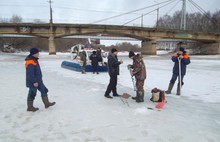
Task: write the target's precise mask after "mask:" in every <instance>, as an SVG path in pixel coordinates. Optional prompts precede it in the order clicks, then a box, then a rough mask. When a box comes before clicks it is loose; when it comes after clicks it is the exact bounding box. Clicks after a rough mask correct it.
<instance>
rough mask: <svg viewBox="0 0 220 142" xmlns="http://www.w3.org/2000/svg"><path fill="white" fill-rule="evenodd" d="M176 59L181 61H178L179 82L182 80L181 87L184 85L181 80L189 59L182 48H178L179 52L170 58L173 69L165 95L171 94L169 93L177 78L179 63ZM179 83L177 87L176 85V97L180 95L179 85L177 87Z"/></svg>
mask: <svg viewBox="0 0 220 142" xmlns="http://www.w3.org/2000/svg"><path fill="white" fill-rule="evenodd" d="M178 58H179V59H180V60H181V61H180V66H181V80H182V85H183V84H184V83H183V78H184V76H185V74H186V66H187V65H188V64H190V58H189V56H188V55H187V54H186V51H185V49H184V48H183V47H180V48H179V51H178V53H176V54H174V55H173V56H172V61H173V62H174V67H173V75H172V78H171V80H170V83H169V87H168V90H167V91H165V92H166V94H171V91H172V89H173V85H174V83H175V81H176V79H177V77H178V76H179V61H178ZM179 83H180V82H178V85H177V93H176V94H177V95H180V85H179Z"/></svg>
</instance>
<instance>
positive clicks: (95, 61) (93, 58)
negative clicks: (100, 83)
mask: <svg viewBox="0 0 220 142" xmlns="http://www.w3.org/2000/svg"><path fill="white" fill-rule="evenodd" d="M89 59H90V60H91V65H92V70H93V74H95V72H96V73H97V74H99V63H98V56H97V54H96V51H93V52H92V54H91V55H90V57H89Z"/></svg>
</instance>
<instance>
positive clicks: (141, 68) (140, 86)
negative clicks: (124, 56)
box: [128, 51, 146, 103]
mask: <svg viewBox="0 0 220 142" xmlns="http://www.w3.org/2000/svg"><path fill="white" fill-rule="evenodd" d="M128 57H129V58H131V59H132V60H133V64H132V65H128V67H129V68H132V69H133V70H132V73H131V74H132V75H134V76H135V79H136V88H137V91H136V96H135V97H132V99H134V100H136V102H138V103H139V102H144V81H145V79H146V68H145V64H144V61H143V57H142V56H141V55H140V54H137V55H135V53H134V52H133V51H130V52H129V55H128Z"/></svg>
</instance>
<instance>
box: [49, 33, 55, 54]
mask: <svg viewBox="0 0 220 142" xmlns="http://www.w3.org/2000/svg"><path fill="white" fill-rule="evenodd" d="M48 40H49V55H56V44H55V39H54V36H53V35H51V36H50V37H49V39H48Z"/></svg>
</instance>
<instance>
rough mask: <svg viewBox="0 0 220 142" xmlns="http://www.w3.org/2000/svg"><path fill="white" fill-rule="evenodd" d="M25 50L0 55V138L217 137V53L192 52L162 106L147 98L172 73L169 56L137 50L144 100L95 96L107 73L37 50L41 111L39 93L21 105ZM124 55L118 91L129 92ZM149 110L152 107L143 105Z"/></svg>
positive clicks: (109, 141)
mask: <svg viewBox="0 0 220 142" xmlns="http://www.w3.org/2000/svg"><path fill="white" fill-rule="evenodd" d="M27 54H28V53H19V54H18V53H17V54H4V53H0V97H1V99H0V120H1V121H0V142H41V141H42V142H51V141H53V142H61V141H62V142H64V141H65V142H219V141H220V135H219V134H220V109H219V108H220V62H219V60H220V56H193V57H191V62H192V63H191V64H190V65H189V66H188V68H187V75H186V77H185V78H184V82H185V84H184V86H183V90H182V96H180V97H179V96H176V95H175V92H176V86H174V89H173V91H172V95H169V96H167V97H166V99H167V104H166V105H165V106H164V109H162V110H157V109H156V108H155V105H156V103H153V102H151V101H149V99H150V97H151V94H150V91H151V89H153V88H154V87H158V88H160V89H164V90H165V89H167V85H168V83H169V80H170V77H171V75H172V67H173V63H172V61H171V60H170V56H171V55H165V54H163V53H162V54H160V56H145V57H144V60H145V64H146V67H147V80H146V82H145V86H144V87H145V102H144V103H140V104H138V103H136V102H135V101H133V100H132V99H128V103H129V105H130V107H128V106H127V105H126V104H124V103H123V102H122V101H121V100H120V99H119V98H113V99H107V98H105V97H103V95H104V92H105V90H106V87H107V84H108V82H109V76H108V73H100V74H99V75H96V74H92V73H87V74H85V75H82V74H81V73H79V72H74V71H71V70H67V69H63V68H61V62H62V61H63V60H68V59H69V57H70V55H69V53H58V54H57V55H53V56H49V55H47V54H48V53H42V54H41V56H40V60H39V61H40V64H41V69H42V72H43V78H44V83H45V84H46V86H47V87H48V89H49V99H50V100H51V101H56V105H55V106H54V107H51V108H48V109H45V108H44V106H43V103H42V101H41V98H40V93H39V92H38V95H37V96H36V99H35V104H34V105H35V106H37V107H39V109H40V110H39V111H37V112H34V113H33V112H27V111H26V98H27V92H28V89H27V88H26V87H25V68H24V58H25V56H26V55H27ZM126 54H127V53H121V54H120V55H121V56H119V59H122V60H124V64H122V65H121V67H120V76H119V77H118V87H117V88H118V93H120V94H122V93H124V92H127V93H129V94H131V95H133V96H134V95H135V92H134V91H133V88H132V87H133V86H132V82H131V78H130V76H129V72H128V70H127V68H126V66H127V64H130V63H131V60H130V59H128V58H127V57H126V56H125V55H126ZM149 108H153V110H151V109H149Z"/></svg>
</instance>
